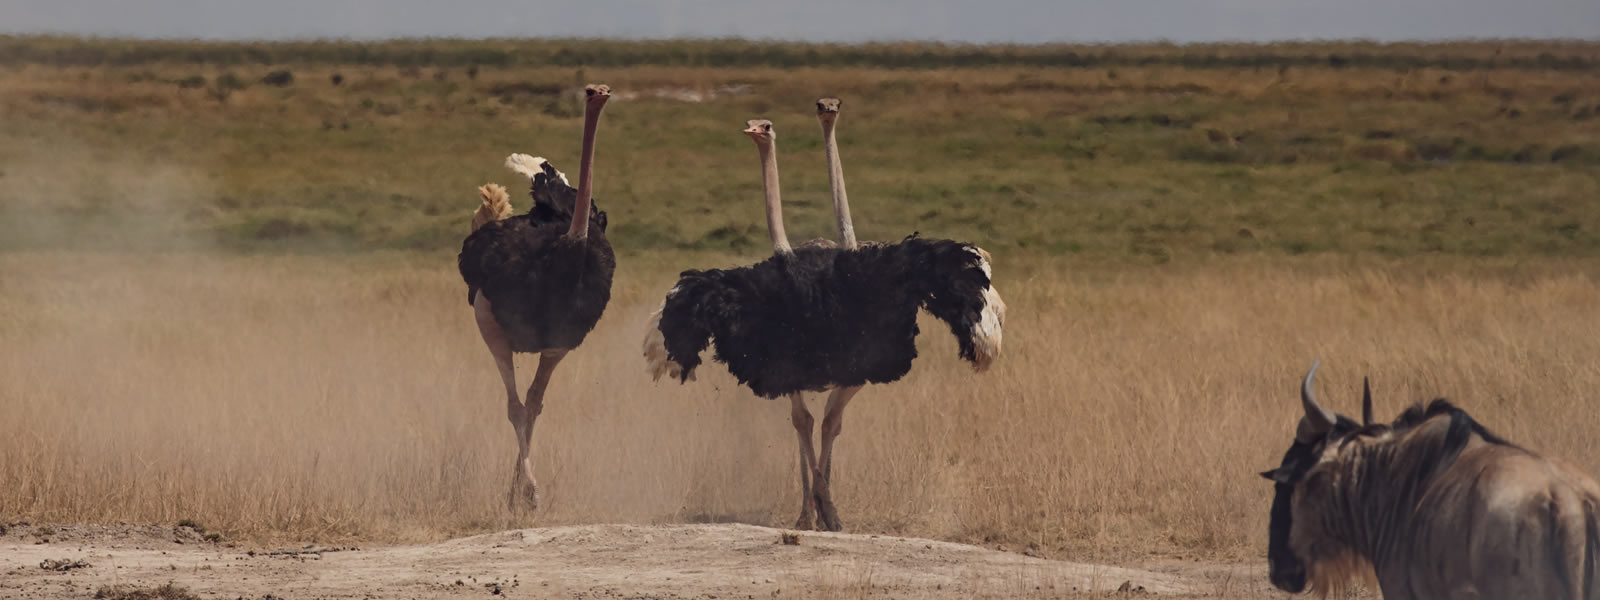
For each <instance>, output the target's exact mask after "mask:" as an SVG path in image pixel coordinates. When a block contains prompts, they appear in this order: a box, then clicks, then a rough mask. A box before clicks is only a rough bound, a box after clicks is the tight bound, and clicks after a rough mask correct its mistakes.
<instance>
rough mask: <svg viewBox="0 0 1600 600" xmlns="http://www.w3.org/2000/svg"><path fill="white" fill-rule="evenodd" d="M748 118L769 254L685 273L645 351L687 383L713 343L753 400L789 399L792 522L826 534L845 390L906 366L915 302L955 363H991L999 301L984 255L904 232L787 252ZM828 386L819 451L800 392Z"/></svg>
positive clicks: (913, 352) (765, 130) (759, 139)
mask: <svg viewBox="0 0 1600 600" xmlns="http://www.w3.org/2000/svg"><path fill="white" fill-rule="evenodd" d="M751 124H752V128H751V129H747V130H746V131H745V133H747V134H749V135H750V136H751V137H752V138H753V139H755V141H756V145H757V148H758V149H759V150H760V151H761V158H762V167H763V173H764V181H765V182H766V184H767V185H766V191H767V193H766V196H767V221H768V224H769V226H772V225H775V226H773V227H770V233H771V234H772V237H773V246H774V250H775V252H774V255H773V256H772V257H771V258H768V259H766V260H764V261H762V262H760V263H756V264H754V265H750V266H747V267H739V268H735V269H711V270H705V271H699V270H691V271H685V272H683V273H682V274H681V275H680V277H679V280H678V283H677V285H676V286H674V287H673V288H672V290H671V291H670V292H668V293H667V298H666V301H665V302H664V303H663V305H662V308H661V310H660V311H659V315H660V316H659V320H658V321H655V322H653V323H652V328H651V330H650V331H649V332H648V333H647V336H646V342H645V356H646V358H647V360H648V361H649V363H650V364H649V370H650V372H651V373H652V375H653V376H654V377H656V378H659V377H660V376H661V375H671V376H673V377H676V378H678V379H679V380H680V382H682V381H687V380H689V379H691V378H692V377H693V374H694V370H695V368H696V367H698V366H699V364H700V362H701V360H700V353H701V352H702V351H704V350H705V349H706V348H707V347H708V346H712V345H714V346H715V353H714V354H713V359H714V360H716V361H718V362H721V363H724V364H725V365H727V367H728V371H729V372H730V373H732V374H733V376H734V377H735V378H737V379H738V380H739V382H740V383H742V384H744V385H746V386H749V388H750V389H751V391H753V392H755V394H756V395H757V396H761V397H764V398H778V397H781V396H787V397H788V398H789V399H790V406H791V412H790V417H791V420H792V422H793V424H794V427H795V432H796V434H797V436H798V438H799V442H800V456H801V460H802V468H801V491H802V506H801V514H800V518H799V519H798V520H797V522H796V524H795V527H796V528H799V529H810V528H811V525H812V516H813V514H815V516H816V517H817V518H818V520H819V521H820V523H819V524H820V525H821V527H822V528H823V529H827V530H830V531H838V530H839V529H840V528H841V524H840V522H839V519H838V514H837V511H836V509H835V508H834V506H833V502H832V498H831V493H830V481H831V471H832V452H833V441H834V439H835V438H836V437H837V436H838V435H839V432H840V430H841V427H842V419H843V412H844V407H845V406H846V405H847V404H848V403H849V401H850V399H851V397H853V396H854V395H855V393H856V392H857V391H858V390H860V388H861V386H863V385H866V384H867V383H889V382H893V381H896V380H898V379H900V378H901V377H903V376H904V375H905V374H906V373H907V372H908V371H910V370H911V363H912V361H913V360H914V359H915V358H916V357H917V348H916V336H917V333H918V328H917V310H918V309H919V308H926V309H927V310H928V312H930V313H932V314H933V315H934V316H935V317H937V318H939V319H940V320H942V321H944V322H945V323H946V324H947V325H949V327H950V330H951V333H953V334H954V335H955V336H956V339H957V342H958V344H959V345H960V356H961V358H963V359H966V360H968V361H970V362H971V363H972V364H973V365H974V367H975V368H976V369H977V370H979V371H983V370H986V369H987V368H988V367H989V365H990V364H991V363H992V362H993V360H994V358H995V357H996V356H997V355H998V354H999V351H1000V341H1001V322H1002V321H1003V319H1004V310H1005V305H1004V303H1003V302H1001V301H1000V297H999V295H998V294H997V293H995V291H994V288H993V287H992V286H991V285H990V280H989V275H990V268H989V257H988V255H987V253H985V252H983V251H982V250H980V249H978V248H976V247H974V246H971V245H968V244H962V243H958V242H952V241H947V240H923V239H915V238H908V239H906V240H904V241H902V242H900V243H898V244H892V245H873V246H871V247H867V248H861V249H855V250H851V249H843V248H826V247H802V248H799V249H795V250H791V249H789V247H788V241H787V239H785V238H784V237H783V228H782V214H781V201H780V198H779V195H778V191H777V162H776V149H775V147H774V146H775V144H774V139H773V138H774V136H773V135H772V132H771V126H770V124H767V123H765V122H761V121H752V122H751ZM846 209H847V207H846ZM846 239H849V238H846ZM830 388H832V389H833V392H832V393H831V394H830V396H829V398H828V403H827V406H826V408H825V412H824V416H823V421H822V452H821V454H820V455H818V454H816V452H815V450H814V446H813V445H812V431H813V425H814V419H813V418H812V416H811V413H810V411H809V410H807V409H806V406H805V403H804V400H803V397H802V395H801V394H802V392H806V391H823V390H827V389H830Z"/></svg>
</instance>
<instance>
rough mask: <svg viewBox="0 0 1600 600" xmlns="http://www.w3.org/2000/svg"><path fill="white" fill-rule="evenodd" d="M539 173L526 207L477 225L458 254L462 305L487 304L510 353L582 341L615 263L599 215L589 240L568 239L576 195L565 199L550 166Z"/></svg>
mask: <svg viewBox="0 0 1600 600" xmlns="http://www.w3.org/2000/svg"><path fill="white" fill-rule="evenodd" d="M544 171H545V172H544V173H542V174H539V175H536V176H535V177H534V180H533V196H534V208H533V209H532V210H529V211H528V213H526V214H522V215H517V216H515V217H511V218H509V219H505V220H503V221H497V222H493V223H488V224H486V225H484V226H483V227H480V228H478V230H477V231H474V232H472V235H469V236H467V239H466V241H464V242H462V244H461V253H460V254H459V255H458V256H457V267H458V268H459V269H460V271H461V278H462V280H464V281H465V282H466V284H467V290H468V292H467V295H468V301H469V302H470V301H471V300H473V297H474V292H476V293H482V294H484V296H486V297H487V298H488V299H489V303H490V305H491V307H492V308H493V313H494V319H495V322H496V323H498V324H499V325H500V328H501V329H502V330H504V331H505V333H506V336H507V337H509V338H510V341H511V349H512V350H513V351H515V352H539V351H542V350H552V349H569V348H575V347H577V346H578V345H579V344H581V343H582V342H583V339H584V338H585V337H586V336H588V334H589V332H590V331H591V330H593V329H594V326H595V324H596V323H598V322H599V321H600V315H601V314H602V313H604V312H605V309H606V304H607V303H609V302H610V301H611V278H612V275H613V273H614V272H615V271H616V266H617V262H616V256H615V255H614V254H613V253H612V250H611V244H610V242H609V241H607V240H606V235H605V217H604V214H605V213H600V212H598V211H596V212H594V213H592V217H598V218H591V219H590V220H589V235H588V238H587V239H585V240H574V239H571V238H568V237H567V236H566V233H567V229H568V228H569V227H570V225H571V223H572V206H573V200H574V199H575V198H576V195H575V194H576V193H575V192H572V194H571V195H570V196H569V194H568V192H569V191H572V188H571V187H569V186H567V185H566V184H565V183H563V182H562V181H561V179H560V178H559V177H556V176H555V167H553V166H551V165H550V163H548V162H546V163H545V164H544ZM541 197H542V198H544V199H545V200H544V201H541V200H540V198H541ZM563 197H566V198H567V200H566V206H565V207H564V208H565V212H564V213H563V212H562V209H563V207H562V206H561V204H560V199H561V198H563ZM563 215H564V216H563Z"/></svg>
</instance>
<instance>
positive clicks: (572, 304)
mask: <svg viewBox="0 0 1600 600" xmlns="http://www.w3.org/2000/svg"><path fill="white" fill-rule="evenodd" d="M584 94H585V102H584V111H583V113H584V114H583V154H582V157H581V159H580V161H579V163H578V189H576V190H573V189H572V187H571V186H570V185H569V184H568V182H567V177H566V175H564V174H562V173H561V172H560V171H557V170H556V169H555V167H554V166H552V165H551V164H550V163H549V161H546V160H544V159H542V158H536V157H531V156H528V155H525V154H513V155H511V156H510V157H508V158H506V166H507V167H510V168H511V169H512V170H513V171H516V172H518V173H521V174H522V175H524V176H527V177H528V179H529V181H530V182H531V195H532V197H533V201H534V204H533V207H532V208H531V209H529V211H528V212H527V214H523V215H518V216H515V217H511V216H509V215H510V214H511V205H510V201H509V200H507V199H506V194H505V188H502V187H500V186H498V185H493V184H490V185H486V186H483V187H481V188H479V194H480V195H481V196H482V198H483V201H482V205H481V206H479V208H478V212H477V213H476V214H475V215H474V216H473V232H472V234H471V235H468V236H467V239H466V241H465V242H463V243H462V244H461V254H460V255H459V256H458V258H457V260H458V267H459V268H460V270H461V278H462V280H464V281H465V282H466V284H467V302H468V303H470V304H471V305H472V308H473V312H474V314H475V315H476V318H477V323H478V332H479V333H480V334H482V335H483V342H484V344H486V345H488V347H489V354H491V355H493V356H494V362H495V366H496V367H498V368H499V370H500V379H501V381H502V382H503V383H504V384H505V388H506V418H507V419H510V421H511V426H512V428H513V429H514V430H515V431H516V435H517V462H516V463H515V464H513V465H512V479H511V491H510V494H509V496H508V499H507V501H508V504H510V505H511V506H512V507H515V506H516V504H517V496H518V495H519V490H520V491H521V495H522V496H523V500H524V501H525V502H526V504H527V505H528V507H529V508H530V509H533V508H538V506H539V487H538V480H537V479H535V478H534V475H533V459H532V458H531V457H530V456H529V448H530V443H531V441H532V438H533V424H534V421H536V420H537V419H538V418H539V413H540V412H541V411H542V410H543V408H544V393H545V388H546V387H547V386H549V385H550V376H551V374H552V373H553V372H554V371H555V369H556V365H558V364H560V363H561V359H562V358H564V357H566V355H567V352H569V351H571V350H572V349H573V348H577V347H578V345H579V344H582V343H583V339H584V337H586V336H587V335H588V334H589V331H591V330H593V329H594V326H595V323H597V322H599V320H600V315H601V313H603V312H605V308H606V303H607V302H609V301H610V299H611V275H612V272H613V271H615V270H616V266H617V263H616V257H615V256H614V255H613V254H612V252H611V244H610V242H607V241H606V231H605V230H606V219H605V213H604V212H602V211H600V210H599V209H598V208H597V207H595V205H594V202H593V200H592V199H591V191H592V190H593V176H594V172H593V165H594V138H595V130H596V129H597V128H598V127H599V124H600V111H601V110H602V109H603V108H605V104H606V100H607V99H608V98H610V96H611V88H609V87H606V86H604V85H590V86H586V87H585V88H584ZM591 215H592V216H591ZM515 352H526V353H536V354H538V355H539V368H538V370H537V371H536V372H535V373H534V376H533V383H532V384H531V385H529V386H528V393H527V403H526V404H524V403H523V402H522V401H521V400H519V399H518V397H517V376H516V367H515V366H514V365H513V363H512V354H513V353H515Z"/></svg>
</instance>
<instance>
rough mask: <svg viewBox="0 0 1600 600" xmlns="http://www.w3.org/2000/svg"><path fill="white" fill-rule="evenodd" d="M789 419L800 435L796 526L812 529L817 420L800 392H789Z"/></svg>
mask: <svg viewBox="0 0 1600 600" xmlns="http://www.w3.org/2000/svg"><path fill="white" fill-rule="evenodd" d="M789 407H790V408H789V420H790V421H792V422H793V423H794V432H795V434H796V435H798V436H799V437H800V496H801V498H802V501H801V502H800V518H799V519H798V520H796V521H795V522H794V528H795V529H800V530H808V529H811V515H812V514H813V513H815V512H816V508H817V504H816V497H815V496H812V493H811V480H812V479H813V477H814V473H815V471H816V468H817V458H816V456H817V454H816V449H815V448H814V447H812V445H811V426H812V424H813V423H815V421H814V420H813V419H812V418H811V411H809V410H806V401H805V398H804V397H802V396H801V395H800V394H789Z"/></svg>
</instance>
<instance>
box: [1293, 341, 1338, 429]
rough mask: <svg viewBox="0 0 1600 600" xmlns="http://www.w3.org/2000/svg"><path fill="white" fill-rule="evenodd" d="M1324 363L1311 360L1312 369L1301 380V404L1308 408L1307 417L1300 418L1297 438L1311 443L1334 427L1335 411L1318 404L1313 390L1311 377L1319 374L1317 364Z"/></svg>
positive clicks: (1319, 359) (1319, 360) (1320, 360)
mask: <svg viewBox="0 0 1600 600" xmlns="http://www.w3.org/2000/svg"><path fill="white" fill-rule="evenodd" d="M1320 364H1322V359H1321V358H1318V359H1316V360H1314V361H1312V362H1311V370H1309V371H1306V378H1305V379H1302V380H1301V381H1300V404H1301V405H1303V406H1304V407H1305V409H1306V416H1305V418H1303V419H1301V420H1300V428H1299V431H1297V432H1295V439H1297V440H1300V441H1301V442H1305V443H1308V444H1309V443H1311V442H1315V441H1317V439H1318V438H1321V437H1322V436H1323V434H1325V433H1328V431H1329V430H1331V429H1333V421H1334V419H1335V418H1336V417H1334V414H1333V411H1331V410H1328V409H1326V408H1323V407H1322V405H1320V404H1317V397H1316V394H1315V393H1313V392H1312V391H1311V378H1312V377H1314V376H1316V374H1317V365H1320Z"/></svg>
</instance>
